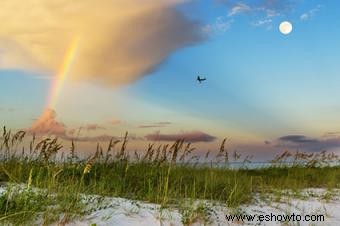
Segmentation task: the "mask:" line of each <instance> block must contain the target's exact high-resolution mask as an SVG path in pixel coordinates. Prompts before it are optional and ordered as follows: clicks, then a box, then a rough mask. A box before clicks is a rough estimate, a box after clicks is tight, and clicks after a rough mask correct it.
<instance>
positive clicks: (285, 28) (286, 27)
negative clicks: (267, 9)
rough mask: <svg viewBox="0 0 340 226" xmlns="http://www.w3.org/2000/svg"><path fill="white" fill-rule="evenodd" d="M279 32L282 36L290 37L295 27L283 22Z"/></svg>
mask: <svg viewBox="0 0 340 226" xmlns="http://www.w3.org/2000/svg"><path fill="white" fill-rule="evenodd" d="M279 30H280V32H281V33H282V34H284V35H288V34H289V33H290V32H292V30H293V25H292V24H291V23H290V22H288V21H283V22H282V23H281V24H280V26H279Z"/></svg>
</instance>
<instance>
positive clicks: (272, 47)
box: [0, 0, 340, 159]
mask: <svg viewBox="0 0 340 226" xmlns="http://www.w3.org/2000/svg"><path fill="white" fill-rule="evenodd" d="M339 7H340V2H338V1H330V0H323V1H321V0H308V1H307V0H281V1H279V0H253V1H250V0H243V1H239V0H211V1H203V0H196V1H193V0H192V1H190V0H160V1H157V2H155V1H151V0H115V1H111V0H103V1H101V2H100V3H98V2H97V1H93V0H86V1H81V2H77V1H72V2H70V1H66V0H65V1H64V0H62V1H60V0H58V1H57V0H38V1H36V0H27V1H25V2H22V1H19V0H4V1H3V3H2V9H1V14H0V20H1V21H2V22H1V26H0V122H1V125H4V126H7V127H8V128H11V129H13V130H20V129H24V130H26V131H27V132H29V133H35V134H38V135H40V136H59V137H60V138H61V139H63V140H65V141H70V140H72V139H73V140H75V141H76V142H78V143H79V144H80V146H81V147H82V149H83V150H84V152H87V151H90V150H92V147H93V145H94V144H95V143H96V142H98V141H100V142H107V141H108V140H109V139H110V137H111V136H113V137H117V138H119V137H122V136H123V135H124V133H125V131H129V134H130V137H129V138H130V140H131V146H132V148H136V149H137V148H139V149H143V147H146V145H147V143H149V142H156V143H158V142H172V141H174V140H176V139H178V138H181V137H184V138H185V139H186V140H187V141H189V142H193V143H194V146H195V147H197V150H198V151H201V152H202V153H204V152H205V151H207V150H217V149H218V145H219V143H220V142H221V141H222V139H223V138H224V137H227V138H228V147H229V148H230V149H232V150H238V151H240V152H244V153H247V154H252V155H254V156H256V157H258V158H259V159H266V158H270V157H271V156H275V155H276V154H279V153H280V151H283V150H285V149H292V150H296V149H299V150H300V149H301V150H303V151H321V150H327V151H334V152H336V153H340V152H339V150H340V128H339V125H340V118H339V117H338V115H339V113H340V104H339V102H338V101H337V100H338V99H339V98H340V89H338V85H339V83H340V74H339V73H340V64H339V63H338V60H339V59H340V45H339V40H340V30H339V27H340V18H339V16H338V12H337V9H338V8H339ZM283 21H289V22H290V23H291V24H292V26H293V30H292V32H291V33H289V34H287V35H285V34H282V33H281V32H280V30H279V25H280V23H281V22H283ZM197 75H200V76H201V77H205V78H206V79H207V80H206V81H204V82H202V83H201V84H200V83H198V82H197V81H196V77H197Z"/></svg>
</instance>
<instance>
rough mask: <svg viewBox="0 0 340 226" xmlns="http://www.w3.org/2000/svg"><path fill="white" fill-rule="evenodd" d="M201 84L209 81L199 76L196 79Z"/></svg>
mask: <svg viewBox="0 0 340 226" xmlns="http://www.w3.org/2000/svg"><path fill="white" fill-rule="evenodd" d="M196 80H197V81H198V82H199V83H202V82H203V81H205V80H207V79H206V78H201V77H200V76H197V79H196Z"/></svg>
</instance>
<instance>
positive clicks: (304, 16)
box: [300, 5, 322, 20]
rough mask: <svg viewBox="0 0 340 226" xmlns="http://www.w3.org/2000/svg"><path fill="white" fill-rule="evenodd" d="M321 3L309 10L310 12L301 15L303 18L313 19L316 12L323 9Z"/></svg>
mask: <svg viewBox="0 0 340 226" xmlns="http://www.w3.org/2000/svg"><path fill="white" fill-rule="evenodd" d="M321 7H322V6H321V5H317V6H316V7H315V8H314V9H311V10H309V11H308V12H305V13H304V14H302V15H301V16H300V19H301V20H309V19H311V18H312V17H313V16H314V15H315V13H317V12H318V11H319V10H320V9H321Z"/></svg>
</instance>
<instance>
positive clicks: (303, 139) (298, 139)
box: [279, 135, 318, 144]
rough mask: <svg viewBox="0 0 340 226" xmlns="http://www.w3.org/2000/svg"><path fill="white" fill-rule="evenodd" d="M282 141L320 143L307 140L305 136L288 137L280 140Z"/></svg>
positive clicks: (314, 140) (315, 140)
mask: <svg viewBox="0 0 340 226" xmlns="http://www.w3.org/2000/svg"><path fill="white" fill-rule="evenodd" d="M279 140H280V141H288V142H292V143H298V144H299V143H316V142H318V140H317V139H311V138H307V137H306V136H303V135H288V136H283V137H280V138H279Z"/></svg>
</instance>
